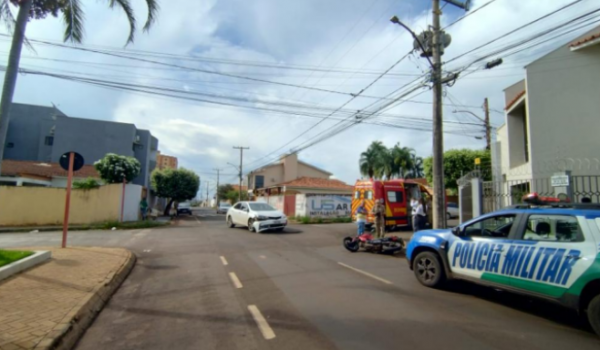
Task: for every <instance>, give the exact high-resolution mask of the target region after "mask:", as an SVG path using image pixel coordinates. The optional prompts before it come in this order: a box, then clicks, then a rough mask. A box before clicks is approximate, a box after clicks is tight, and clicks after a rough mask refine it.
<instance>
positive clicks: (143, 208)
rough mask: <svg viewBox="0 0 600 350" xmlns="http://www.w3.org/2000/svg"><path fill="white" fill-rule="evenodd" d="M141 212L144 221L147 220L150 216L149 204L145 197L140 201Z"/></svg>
mask: <svg viewBox="0 0 600 350" xmlns="http://www.w3.org/2000/svg"><path fill="white" fill-rule="evenodd" d="M140 212H141V214H142V220H146V217H147V214H148V202H147V201H146V198H145V197H144V198H142V200H141V201H140Z"/></svg>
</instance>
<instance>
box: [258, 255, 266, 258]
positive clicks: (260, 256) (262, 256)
mask: <svg viewBox="0 0 600 350" xmlns="http://www.w3.org/2000/svg"><path fill="white" fill-rule="evenodd" d="M258 257H259V258H261V259H266V258H267V257H266V256H264V255H259V256H258Z"/></svg>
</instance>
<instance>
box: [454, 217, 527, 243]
mask: <svg viewBox="0 0 600 350" xmlns="http://www.w3.org/2000/svg"><path fill="white" fill-rule="evenodd" d="M514 221H515V215H499V216H492V217H489V218H486V219H483V220H480V221H477V222H475V223H472V224H471V225H469V226H465V227H464V229H463V230H464V235H465V236H467V237H483V238H506V237H508V234H509V233H510V229H511V228H512V224H513V222H514Z"/></svg>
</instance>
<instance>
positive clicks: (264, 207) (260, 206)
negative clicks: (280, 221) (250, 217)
mask: <svg viewBox="0 0 600 350" xmlns="http://www.w3.org/2000/svg"><path fill="white" fill-rule="evenodd" d="M249 205H250V209H252V210H253V211H273V210H275V208H273V207H272V206H270V205H268V204H266V203H249Z"/></svg>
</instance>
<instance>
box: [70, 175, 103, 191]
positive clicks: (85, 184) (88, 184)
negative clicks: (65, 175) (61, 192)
mask: <svg viewBox="0 0 600 350" xmlns="http://www.w3.org/2000/svg"><path fill="white" fill-rule="evenodd" d="M100 186H101V184H100V182H98V180H96V179H94V178H93V177H88V178H87V179H85V180H77V181H75V182H73V188H76V189H79V190H91V189H94V188H98V187H100Z"/></svg>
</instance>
